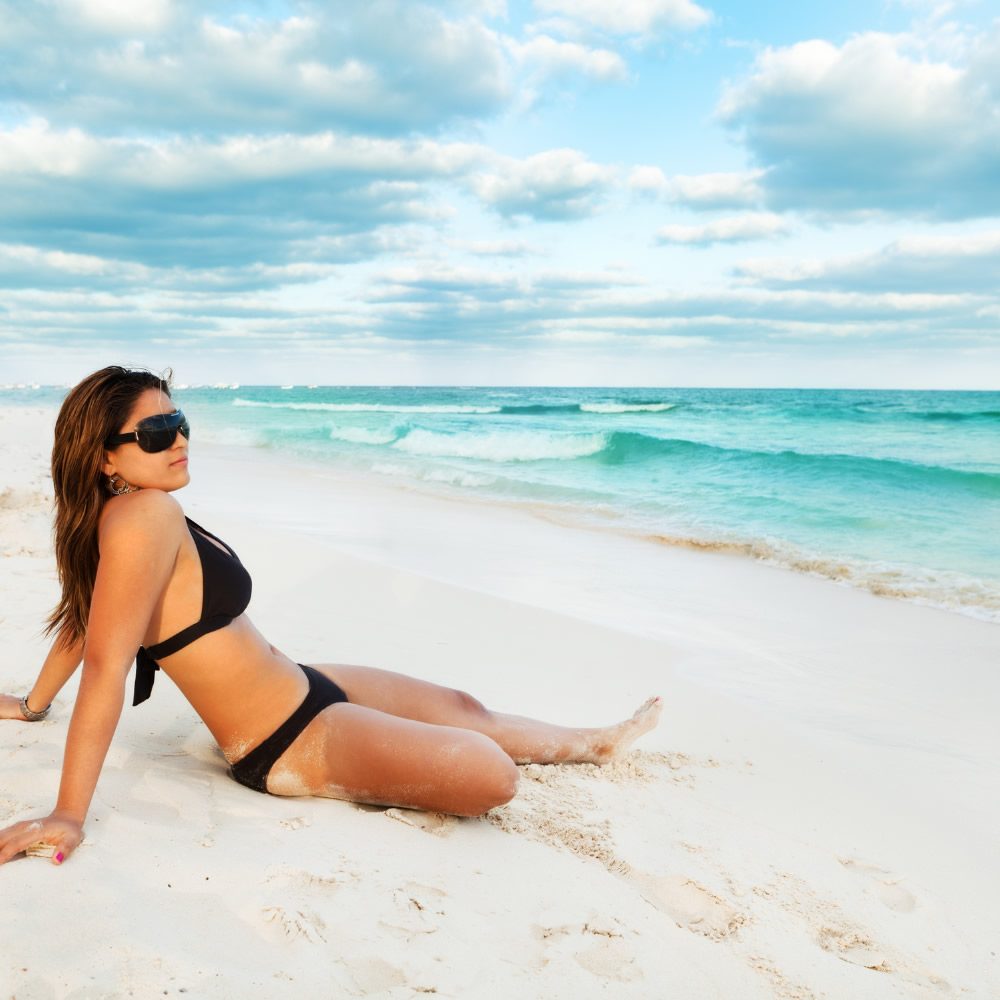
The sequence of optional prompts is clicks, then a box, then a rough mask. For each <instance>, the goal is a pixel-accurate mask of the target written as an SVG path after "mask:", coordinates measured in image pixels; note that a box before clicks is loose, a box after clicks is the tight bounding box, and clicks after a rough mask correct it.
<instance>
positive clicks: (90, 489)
mask: <svg viewBox="0 0 1000 1000" xmlns="http://www.w3.org/2000/svg"><path fill="white" fill-rule="evenodd" d="M172 377H173V372H172V371H171V369H169V368H167V369H166V371H165V374H164V375H163V376H160V375H156V374H154V373H153V372H151V371H146V370H144V369H134V368H121V367H119V366H118V365H110V366H109V367H107V368H102V369H101V370H100V371H96V372H94V373H93V374H92V375H88V376H87V377H86V378H85V379H84V380H83V381H82V382H80V383H79V384H77V385H75V386H74V387H73V388H72V389H70V391H69V393H67V395H66V398H65V399H64V400H63V403H62V406H61V407H60V408H59V416H58V417H57V418H56V426H55V443H54V444H53V446H52V486H53V490H54V492H55V524H54V526H53V540H54V543H55V553H56V567H57V569H58V572H59V582H60V584H61V585H62V597H61V598H60V599H59V603H58V604H57V605H56V607H55V608H54V609H53V611H52V613H51V614H50V615H49V616H48V618H47V619H46V620H45V628H44V630H43V633H44V635H51V634H52V632H54V631H56V630H58V641H59V644H60V645H62V646H64V647H65V648H67V649H68V648H69V647H70V646H72V645H73V643H75V642H77V641H78V640H81V639H85V638H86V635H87V619H88V617H89V615H90V600H91V597H92V596H93V594H94V581H95V579H96V578H97V562H98V558H99V550H98V546H97V523H98V520H99V518H100V516H101V511H102V510H103V509H104V505H105V504H106V503H107V502H108V500H109V499H110V498H111V495H112V494H111V492H110V489H109V487H108V486H107V477H106V476H104V474H103V473H102V472H101V466H102V465H103V464H104V462H105V457H106V452H105V447H104V442H105V441H106V440H107V439H108V437H109V436H110V435H112V434H116V433H118V431H119V430H120V429H121V427H122V425H123V424H124V423H125V421H126V420H127V419H128V415H129V414H130V413H131V412H132V407H133V406H134V405H135V403H136V400H137V399H138V398H139V397H140V396H141V395H142V394H143V393H144V392H145V391H146V390H147V389H160V390H162V391H163V392H165V393H166V394H167V395H168V396H169V395H170V380H171V378H172Z"/></svg>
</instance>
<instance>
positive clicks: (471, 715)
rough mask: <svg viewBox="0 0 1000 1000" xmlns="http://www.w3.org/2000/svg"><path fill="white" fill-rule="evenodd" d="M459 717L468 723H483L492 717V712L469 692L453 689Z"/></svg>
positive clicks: (452, 693)
mask: <svg viewBox="0 0 1000 1000" xmlns="http://www.w3.org/2000/svg"><path fill="white" fill-rule="evenodd" d="M451 696H452V699H453V701H454V704H455V711H456V712H457V714H458V717H459V718H461V719H463V720H464V721H466V722H482V721H484V720H486V719H488V718H489V717H490V710H489V709H488V708H487V707H486V706H485V705H484V704H483V703H482V702H481V701H480V700H479V699H478V698H473V696H472V695H471V694H469V692H468V691H462V690H460V689H458V688H453V689H452V692H451Z"/></svg>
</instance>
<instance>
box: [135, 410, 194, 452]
mask: <svg viewBox="0 0 1000 1000" xmlns="http://www.w3.org/2000/svg"><path fill="white" fill-rule="evenodd" d="M136 430H137V431H138V432H139V435H138V440H139V447H140V448H142V450H143V451H148V452H157V451H166V450H167V449H168V448H169V447H170V446H171V445H172V444H173V443H174V441H175V440H176V438H177V432H178V431H180V432H181V434H183V435H184V437H185V438H186V439H187V440H188V441H190V440H191V427H190V425H189V424H188V422H187V417H185V416H184V414H183V413H182V412H181V411H180V410H178V411H177V412H176V413H158V414H157V415H156V416H154V417H147V418H146V419H145V420H143V421H141V422H140V423H139V425H138V426H137V427H136Z"/></svg>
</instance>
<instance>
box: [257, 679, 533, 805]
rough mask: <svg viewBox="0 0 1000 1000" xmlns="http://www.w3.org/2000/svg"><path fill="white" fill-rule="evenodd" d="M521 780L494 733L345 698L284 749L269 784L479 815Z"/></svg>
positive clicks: (285, 791)
mask: <svg viewBox="0 0 1000 1000" xmlns="http://www.w3.org/2000/svg"><path fill="white" fill-rule="evenodd" d="M338 683H339V681H338ZM517 781H518V771H517V767H516V766H515V765H514V763H513V762H512V761H511V759H510V757H508V756H507V754H505V753H504V752H503V750H501V749H500V747H499V746H497V744H496V743H494V742H493V741H492V740H491V739H490V738H489V737H487V736H483V735H482V734H480V733H476V732H472V731H470V730H467V729H458V728H455V727H452V726H440V725H432V724H429V723H425V722H417V721H414V720H411V719H405V718H400V717H398V716H395V715H390V714H387V713H385V712H381V711H378V710H377V709H372V708H367V707H365V706H363V705H357V704H352V703H343V702H341V703H338V704H336V705H330V706H328V707H327V708H326V709H324V710H323V711H322V712H321V713H320V714H319V715H317V716H316V718H315V719H313V720H312V722H310V723H309V725H308V726H307V727H306V728H305V729H304V730H303V731H302V733H301V735H300V736H299V737H298V739H296V741H295V742H294V743H293V744H292V745H291V746H290V747H289V748H288V750H287V751H285V753H284V754H283V755H282V757H281V759H280V760H278V761H277V763H276V764H275V765H274V767H273V768H272V769H271V774H270V776H269V778H268V791H270V792H271V793H272V794H276V795H302V794H311V795H324V796H329V797H331V798H338V799H350V800H352V801H355V802H367V803H372V804H376V805H392V806H407V807H410V808H414V809H428V810H433V811H437V812H448V813H453V814H455V815H459V816H478V815H481V814H482V813H484V812H486V811H487V810H488V809H492V808H494V807H495V806H498V805H502V804H503V803H504V802H508V801H510V799H511V798H512V797H513V795H514V792H515V790H516V788H517Z"/></svg>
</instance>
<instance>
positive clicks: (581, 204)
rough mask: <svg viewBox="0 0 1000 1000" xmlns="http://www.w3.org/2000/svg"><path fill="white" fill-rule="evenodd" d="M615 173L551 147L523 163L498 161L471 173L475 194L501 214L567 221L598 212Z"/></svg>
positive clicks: (571, 151)
mask: <svg viewBox="0 0 1000 1000" xmlns="http://www.w3.org/2000/svg"><path fill="white" fill-rule="evenodd" d="M613 176H614V171H613V170H612V169H611V168H609V167H605V166H601V165H600V164H597V163H593V162H591V161H590V160H588V159H587V158H586V156H584V155H583V154H582V153H580V152H578V151H577V150H575V149H553V150H549V151H547V152H544V153H537V154H536V155H535V156H529V157H528V158H527V159H524V160H506V161H499V162H497V163H496V164H495V166H494V167H493V169H491V170H490V171H488V172H484V173H480V174H476V175H473V177H472V178H471V186H472V188H473V190H474V191H475V192H476V194H477V195H478V196H479V197H480V198H481V199H482V200H483V201H484V202H485V203H486V204H487V205H489V206H491V207H492V208H494V209H495V210H496V211H497V212H499V213H500V214H501V215H505V216H527V217H530V218H535V219H571V218H578V217H582V216H587V215H591V214H593V212H595V211H596V210H597V207H598V204H599V202H600V200H601V198H602V197H603V196H604V194H605V192H606V191H607V189H608V187H609V185H610V184H611V181H612V179H613Z"/></svg>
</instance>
